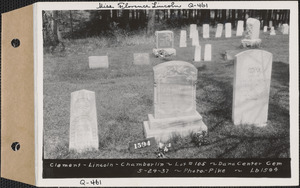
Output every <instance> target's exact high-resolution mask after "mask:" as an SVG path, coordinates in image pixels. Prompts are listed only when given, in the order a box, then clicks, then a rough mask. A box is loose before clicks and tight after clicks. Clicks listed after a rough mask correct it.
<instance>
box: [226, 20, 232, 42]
mask: <svg viewBox="0 0 300 188" xmlns="http://www.w3.org/2000/svg"><path fill="white" fill-rule="evenodd" d="M230 37H231V23H226V24H225V38H230Z"/></svg>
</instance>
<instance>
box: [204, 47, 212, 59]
mask: <svg viewBox="0 0 300 188" xmlns="http://www.w3.org/2000/svg"><path fill="white" fill-rule="evenodd" d="M204 61H211V44H205V50H204Z"/></svg>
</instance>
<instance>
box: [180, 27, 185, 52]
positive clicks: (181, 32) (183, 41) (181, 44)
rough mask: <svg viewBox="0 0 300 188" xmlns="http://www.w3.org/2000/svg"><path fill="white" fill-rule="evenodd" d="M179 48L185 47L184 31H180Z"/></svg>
mask: <svg viewBox="0 0 300 188" xmlns="http://www.w3.org/2000/svg"><path fill="white" fill-rule="evenodd" d="M179 47H181V48H182V47H186V30H181V31H180V41H179Z"/></svg>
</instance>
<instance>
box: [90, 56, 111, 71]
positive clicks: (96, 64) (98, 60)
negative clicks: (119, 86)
mask: <svg viewBox="0 0 300 188" xmlns="http://www.w3.org/2000/svg"><path fill="white" fill-rule="evenodd" d="M89 68H90V69H97V68H108V57H107V56H89Z"/></svg>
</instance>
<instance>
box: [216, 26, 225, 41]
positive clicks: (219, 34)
mask: <svg viewBox="0 0 300 188" xmlns="http://www.w3.org/2000/svg"><path fill="white" fill-rule="evenodd" d="M222 31H223V24H218V25H217V30H216V36H215V37H216V38H220V37H221V36H222Z"/></svg>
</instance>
